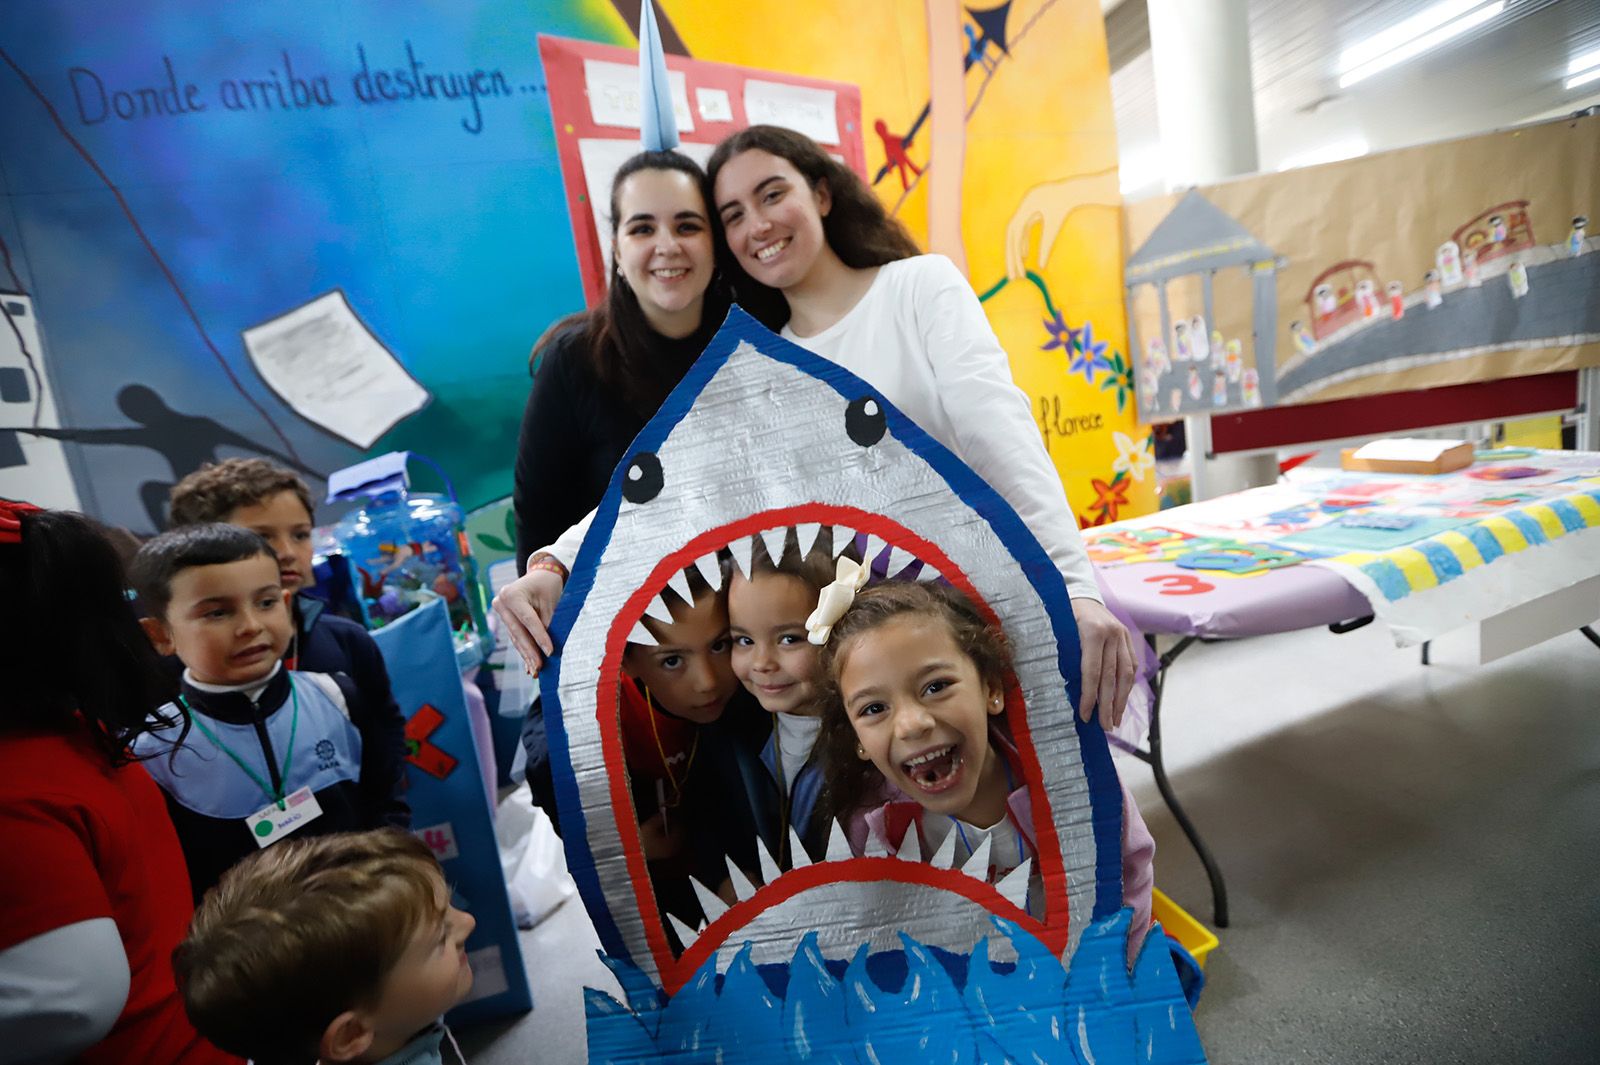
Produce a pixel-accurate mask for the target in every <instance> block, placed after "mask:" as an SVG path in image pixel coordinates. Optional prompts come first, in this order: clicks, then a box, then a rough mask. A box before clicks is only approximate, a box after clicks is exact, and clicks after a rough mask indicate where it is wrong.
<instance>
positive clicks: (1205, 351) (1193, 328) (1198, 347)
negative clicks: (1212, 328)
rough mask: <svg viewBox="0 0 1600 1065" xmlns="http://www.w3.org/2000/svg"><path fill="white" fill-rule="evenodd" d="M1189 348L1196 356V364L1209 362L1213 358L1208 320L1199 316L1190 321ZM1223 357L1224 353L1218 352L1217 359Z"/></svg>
mask: <svg viewBox="0 0 1600 1065" xmlns="http://www.w3.org/2000/svg"><path fill="white" fill-rule="evenodd" d="M1189 347H1190V349H1191V353H1192V354H1193V355H1194V361H1195V362H1207V361H1209V360H1210V358H1211V342H1210V340H1209V339H1208V338H1207V334H1206V320H1205V319H1204V318H1202V317H1200V316H1199V315H1198V314H1197V315H1195V316H1194V317H1193V318H1191V319H1189ZM1221 357H1222V352H1220V351H1219V352H1217V358H1219V359H1220V358H1221Z"/></svg>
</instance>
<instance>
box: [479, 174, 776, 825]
mask: <svg viewBox="0 0 1600 1065" xmlns="http://www.w3.org/2000/svg"><path fill="white" fill-rule="evenodd" d="M610 206H611V221H612V240H611V273H610V276H609V277H608V279H607V292H606V298H605V300H604V302H602V303H600V304H599V305H597V306H595V307H593V308H591V309H589V310H587V311H582V312H580V313H578V314H574V315H570V316H568V317H566V318H564V319H562V320H560V321H558V322H556V323H555V324H554V325H552V326H551V327H550V328H549V329H548V330H546V331H545V334H544V335H543V336H542V337H540V338H539V341H538V343H536V344H535V345H534V350H533V355H532V357H531V359H530V369H531V371H532V374H533V388H532V390H531V391H530V392H529V394H528V404H527V407H526V409H525V410H524V412H523V417H522V430H521V434H520V437H519V439H518V442H517V460H516V482H515V490H514V492H513V495H512V502H513V506H514V509H515V512H516V519H517V557H518V567H519V569H523V570H524V571H525V572H524V574H523V576H521V577H520V578H518V580H516V581H515V582H513V583H512V584H510V585H508V586H507V587H506V588H504V589H502V590H501V592H500V593H499V594H498V595H496V596H495V600H494V607H495V610H496V612H497V613H498V614H499V616H500V618H501V620H502V622H503V623H504V625H505V628H506V630H507V633H508V635H509V636H510V638H511V641H512V643H513V644H514V645H515V646H516V648H517V650H518V651H519V652H520V653H521V654H522V657H523V660H524V661H525V662H527V663H528V665H529V669H530V671H532V672H537V671H538V668H539V665H540V664H541V663H542V662H543V655H544V654H546V653H548V652H549V651H550V646H549V637H548V635H547V634H546V633H545V628H544V624H543V619H545V618H548V617H549V616H550V613H551V611H552V610H553V609H554V606H555V603H556V600H557V599H558V598H559V597H560V594H561V588H562V585H563V583H564V581H565V578H566V570H565V567H564V566H562V565H561V564H560V563H559V562H558V561H556V560H554V559H552V558H549V557H547V556H533V555H531V554H530V553H531V552H533V551H535V550H536V549H538V548H540V547H542V546H544V545H546V544H550V543H552V542H554V541H555V540H556V538H557V537H558V536H559V535H560V534H561V533H562V532H564V531H565V530H566V529H567V528H569V527H570V526H572V525H574V524H576V523H577V522H578V521H579V520H580V519H581V518H583V517H584V515H586V514H588V513H589V512H590V511H591V510H593V509H594V508H595V507H596V506H597V505H598V504H599V502H600V497H601V496H602V495H604V494H605V489H606V485H607V483H608V482H609V481H610V478H611V473H612V471H613V470H614V469H615V468H616V466H617V463H618V462H619V461H621V459H622V457H623V453H624V452H625V451H626V450H627V447H628V445H629V443H631V442H632V440H633V438H634V437H635V436H636V435H638V432H639V430H640V429H642V428H644V425H645V423H646V422H647V421H649V420H650V418H651V416H652V415H654V414H655V412H656V410H657V409H658V408H659V407H660V406H661V403H662V401H663V400H665V399H666V397H667V394H668V393H670V392H671V391H672V389H673V388H674V387H675V386H676V385H677V383H678V382H679V381H680V380H682V379H683V375H684V374H685V373H686V372H687V371H688V369H689V367H690V366H691V365H692V364H693V363H694V361H695V359H696V358H698V357H699V355H700V353H701V351H703V350H704V349H705V346H706V344H707V343H708V342H709V341H710V339H711V337H712V335H713V334H715V332H716V330H717V328H718V327H719V326H720V325H721V324H722V320H723V318H724V317H725V316H726V314H727V311H728V306H729V304H730V303H731V301H732V298H733V295H734V293H733V291H732V288H733V286H732V284H731V283H730V277H731V273H732V272H731V271H729V270H726V269H719V263H718V261H717V254H716V251H715V242H714V240H713V233H712V225H713V222H712V217H711V212H710V210H709V209H708V207H707V198H706V182H705V174H704V173H703V172H702V171H701V169H700V167H699V165H698V164H696V163H695V162H694V161H693V160H692V159H690V158H688V157H687V156H685V155H681V154H679V153H677V152H673V151H644V152H640V153H639V154H638V155H635V156H633V157H632V158H630V159H629V160H628V161H627V162H625V163H624V164H623V165H622V166H621V167H620V168H619V169H618V170H617V173H616V176H615V177H614V178H613V180H612V184H611V204H610ZM762 298H763V299H764V302H765V304H771V303H773V302H774V301H772V300H771V298H770V297H765V296H763V297H762ZM747 309H750V308H747ZM754 312H755V313H756V314H757V316H758V317H762V316H763V306H758V307H756V308H754ZM768 313H770V312H768ZM523 745H524V747H525V748H526V750H527V752H528V781H529V784H530V786H531V787H532V789H533V794H534V801H535V803H536V804H537V805H539V806H541V807H543V808H544V809H545V810H546V811H549V812H550V813H551V814H552V816H553V815H554V811H555V804H554V794H553V790H552V786H551V781H550V766H549V760H548V746H547V744H546V741H545V730H544V721H543V717H542V714H541V711H540V708H539V705H538V703H537V702H535V703H534V705H533V707H532V709H531V711H530V713H529V717H528V722H527V724H526V726H525V727H524V730H523Z"/></svg>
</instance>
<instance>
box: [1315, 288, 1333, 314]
mask: <svg viewBox="0 0 1600 1065" xmlns="http://www.w3.org/2000/svg"><path fill="white" fill-rule="evenodd" d="M1312 295H1313V296H1314V297H1315V298H1316V301H1317V317H1319V318H1320V317H1323V316H1324V315H1329V314H1332V313H1333V312H1334V311H1336V310H1338V309H1339V298H1338V297H1337V296H1335V295H1334V294H1333V286H1332V285H1318V286H1317V287H1316V291H1315V292H1313V293H1312Z"/></svg>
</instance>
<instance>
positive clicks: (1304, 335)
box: [1289, 318, 1317, 355]
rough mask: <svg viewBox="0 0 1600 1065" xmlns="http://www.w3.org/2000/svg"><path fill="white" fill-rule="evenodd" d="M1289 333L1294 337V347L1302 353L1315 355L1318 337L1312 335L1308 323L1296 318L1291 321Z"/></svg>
mask: <svg viewBox="0 0 1600 1065" xmlns="http://www.w3.org/2000/svg"><path fill="white" fill-rule="evenodd" d="M1289 335H1290V336H1291V337H1293V338H1294V347H1295V350H1296V351H1298V352H1299V353H1300V354H1302V355H1314V354H1316V350H1317V338H1316V337H1314V336H1312V335H1311V331H1310V330H1309V329H1307V328H1306V324H1305V323H1304V322H1302V321H1300V319H1298V318H1296V319H1295V320H1294V321H1292V322H1290V323H1289Z"/></svg>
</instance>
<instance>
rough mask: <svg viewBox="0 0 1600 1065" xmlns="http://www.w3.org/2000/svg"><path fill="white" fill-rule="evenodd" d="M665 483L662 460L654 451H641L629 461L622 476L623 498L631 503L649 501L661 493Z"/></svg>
mask: <svg viewBox="0 0 1600 1065" xmlns="http://www.w3.org/2000/svg"><path fill="white" fill-rule="evenodd" d="M663 483H664V481H663V477H662V474H661V460H660V459H658V458H656V455H655V452H653V451H641V452H639V453H638V454H637V455H635V456H633V461H632V462H630V463H628V472H627V473H625V474H623V478H622V498H624V499H626V500H627V501H628V502H630V503H648V502H650V501H651V500H652V499H654V498H655V497H656V496H658V495H660V494H661V486H662V484H663Z"/></svg>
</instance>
